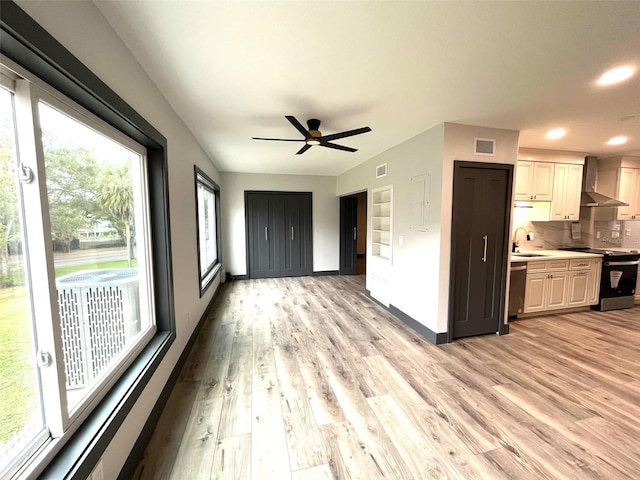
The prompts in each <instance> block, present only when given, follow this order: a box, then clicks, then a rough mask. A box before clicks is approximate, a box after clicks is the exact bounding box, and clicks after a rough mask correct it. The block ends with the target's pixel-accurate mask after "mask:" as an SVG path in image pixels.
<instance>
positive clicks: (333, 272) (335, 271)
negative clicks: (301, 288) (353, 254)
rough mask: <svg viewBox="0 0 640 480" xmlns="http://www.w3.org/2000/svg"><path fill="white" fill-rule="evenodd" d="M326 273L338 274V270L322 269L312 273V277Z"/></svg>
mask: <svg viewBox="0 0 640 480" xmlns="http://www.w3.org/2000/svg"><path fill="white" fill-rule="evenodd" d="M326 275H338V270H321V271H318V272H313V273H312V274H311V276H312V277H322V276H326Z"/></svg>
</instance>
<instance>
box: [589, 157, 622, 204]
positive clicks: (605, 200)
mask: <svg viewBox="0 0 640 480" xmlns="http://www.w3.org/2000/svg"><path fill="white" fill-rule="evenodd" d="M596 162H597V157H585V159H584V173H583V174H582V195H581V197H580V206H581V207H628V206H629V204H628V203H624V202H621V201H620V200H618V199H616V198H612V197H609V196H607V195H603V194H601V193H598V192H596V191H595V185H596V170H597V165H596Z"/></svg>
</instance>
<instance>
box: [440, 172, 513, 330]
mask: <svg viewBox="0 0 640 480" xmlns="http://www.w3.org/2000/svg"><path fill="white" fill-rule="evenodd" d="M462 165H464V166H462ZM505 167H507V168H505ZM508 167H509V166H496V168H491V167H490V166H488V165H486V164H483V165H480V166H478V167H474V164H471V163H469V162H456V167H455V174H454V198H453V216H452V219H453V225H452V251H451V255H452V263H451V282H450V285H451V289H452V292H451V296H450V314H451V319H450V328H451V329H452V338H460V337H466V336H472V335H482V334H487V333H495V332H497V331H499V329H500V325H501V323H502V321H503V317H504V299H505V292H504V290H505V283H506V282H505V274H506V260H507V255H508V253H507V250H506V249H507V242H506V235H507V232H506V229H507V227H508V221H507V217H508V205H509V198H510V196H511V178H512V170H510V169H509V168H508ZM511 168H512V167H511Z"/></svg>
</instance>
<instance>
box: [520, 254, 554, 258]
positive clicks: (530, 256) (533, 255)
mask: <svg viewBox="0 0 640 480" xmlns="http://www.w3.org/2000/svg"><path fill="white" fill-rule="evenodd" d="M511 256H512V257H527V258H534V257H548V256H549V255H545V254H543V253H514V254H513V255H511Z"/></svg>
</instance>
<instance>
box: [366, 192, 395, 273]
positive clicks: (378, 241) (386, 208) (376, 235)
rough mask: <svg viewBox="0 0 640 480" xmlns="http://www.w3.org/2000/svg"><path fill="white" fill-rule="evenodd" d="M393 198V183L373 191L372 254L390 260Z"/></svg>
mask: <svg viewBox="0 0 640 480" xmlns="http://www.w3.org/2000/svg"><path fill="white" fill-rule="evenodd" d="M392 198H393V187H392V186H391V185H388V186H386V187H380V188H376V189H375V190H373V191H372V207H373V208H372V225H371V234H372V235H371V237H372V242H371V243H372V255H373V256H375V257H380V258H382V259H385V260H388V261H390V260H391V248H392V236H391V227H392V224H393V222H392Z"/></svg>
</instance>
